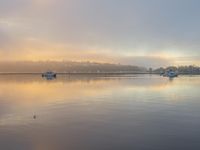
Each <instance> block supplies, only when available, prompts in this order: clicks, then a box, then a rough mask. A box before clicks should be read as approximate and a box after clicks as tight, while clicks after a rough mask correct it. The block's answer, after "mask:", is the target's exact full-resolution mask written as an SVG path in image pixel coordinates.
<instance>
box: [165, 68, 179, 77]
mask: <svg viewBox="0 0 200 150" xmlns="http://www.w3.org/2000/svg"><path fill="white" fill-rule="evenodd" d="M166 76H167V77H169V78H174V77H178V73H177V72H175V71H173V70H169V71H167V73H166Z"/></svg>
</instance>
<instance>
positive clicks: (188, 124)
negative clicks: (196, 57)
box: [0, 75, 200, 150]
mask: <svg viewBox="0 0 200 150" xmlns="http://www.w3.org/2000/svg"><path fill="white" fill-rule="evenodd" d="M199 86H200V76H180V77H178V78H174V79H173V80H169V79H168V78H163V77H160V76H157V75H123V76H78V75H77V76H76V75H75V76H58V77H57V78H56V79H54V80H46V79H45V78H42V77H41V76H37V75H30V76H28V75H27V76H24V75H18V76H17V75H10V76H8V75H1V76H0V148H1V149H5V150H7V149H9V150H27V149H28V150H44V149H48V150H60V149H61V150H66V149H70V150H83V149H86V150H102V149H103V150H110V149H113V150H116V149H130V150H132V149H134V150H141V149H142V150H169V149H183V150H184V149H185V150H186V149H199V148H200V144H199V143H200V140H199V139H200V128H199V126H200V116H199V114H200V101H199V100H200V94H199Z"/></svg>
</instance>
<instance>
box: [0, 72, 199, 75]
mask: <svg viewBox="0 0 200 150" xmlns="http://www.w3.org/2000/svg"><path fill="white" fill-rule="evenodd" d="M56 74H57V75H139V74H141V75H143V74H149V75H160V74H159V73H149V72H104V73H92V72H91V73H86V72H79V73H63V72H58V73H56ZM0 75H42V73H40V72H23V73H22V72H1V73H0ZM179 75H200V74H189V73H185V74H179Z"/></svg>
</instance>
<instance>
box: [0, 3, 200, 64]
mask: <svg viewBox="0 0 200 150" xmlns="http://www.w3.org/2000/svg"><path fill="white" fill-rule="evenodd" d="M199 6H200V1H199V0H0V60H1V61H27V60H28V61H46V60H55V61H63V60H65V61H93V62H103V63H104V62H105V63H120V64H130V65H139V66H146V67H160V66H168V65H177V66H180V65H200V42H199V41H200V29H199V27H200V9H199Z"/></svg>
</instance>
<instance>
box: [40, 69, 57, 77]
mask: <svg viewBox="0 0 200 150" xmlns="http://www.w3.org/2000/svg"><path fill="white" fill-rule="evenodd" d="M42 77H46V78H56V73H55V72H52V71H47V72H45V73H43V74H42Z"/></svg>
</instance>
